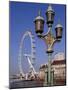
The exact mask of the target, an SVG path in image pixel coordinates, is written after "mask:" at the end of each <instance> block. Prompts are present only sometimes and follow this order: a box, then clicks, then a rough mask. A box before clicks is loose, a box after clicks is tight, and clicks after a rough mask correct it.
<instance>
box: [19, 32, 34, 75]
mask: <svg viewBox="0 0 68 90" xmlns="http://www.w3.org/2000/svg"><path fill="white" fill-rule="evenodd" d="M27 36H29V38H30V41H31V61H32V58H33V57H32V56H33V55H34V53H33V52H34V51H33V50H34V49H35V47H33V42H34V41H35V40H34V36H33V35H32V32H30V31H26V32H25V33H24V34H23V36H22V39H21V42H20V47H19V58H18V60H19V61H18V62H19V70H20V73H22V74H24V71H23V69H22V64H21V62H22V56H21V55H22V48H23V41H24V39H25V37H27ZM33 40H34V41H33Z"/></svg>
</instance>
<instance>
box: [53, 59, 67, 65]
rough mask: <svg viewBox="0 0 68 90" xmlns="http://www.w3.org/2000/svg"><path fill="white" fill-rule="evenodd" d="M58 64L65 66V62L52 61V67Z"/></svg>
mask: <svg viewBox="0 0 68 90" xmlns="http://www.w3.org/2000/svg"><path fill="white" fill-rule="evenodd" d="M60 64H66V60H59V61H58V60H56V61H55V60H54V61H53V62H52V65H60Z"/></svg>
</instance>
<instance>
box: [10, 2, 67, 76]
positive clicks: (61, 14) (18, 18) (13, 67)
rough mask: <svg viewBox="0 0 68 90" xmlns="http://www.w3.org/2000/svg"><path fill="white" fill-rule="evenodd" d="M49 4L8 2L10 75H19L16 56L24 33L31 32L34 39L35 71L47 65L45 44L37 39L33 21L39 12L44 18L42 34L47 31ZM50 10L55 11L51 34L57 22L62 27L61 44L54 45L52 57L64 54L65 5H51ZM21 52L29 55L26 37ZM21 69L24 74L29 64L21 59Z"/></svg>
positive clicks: (28, 39)
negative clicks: (42, 65) (59, 53)
mask: <svg viewBox="0 0 68 90" xmlns="http://www.w3.org/2000/svg"><path fill="white" fill-rule="evenodd" d="M48 5H49V4H45V3H44V4H43V3H26V2H14V1H10V3H9V33H10V41H9V46H10V50H9V53H10V54H9V73H10V75H13V74H16V73H19V65H18V55H19V47H20V42H21V39H22V37H23V35H24V33H25V32H26V31H31V32H32V34H33V35H34V37H35V41H36V43H35V44H36V60H35V66H34V67H35V69H36V71H38V70H39V67H40V65H41V64H44V63H48V56H47V54H46V50H47V48H46V43H45V42H44V41H43V40H42V39H39V38H38V37H37V35H36V33H35V24H34V19H35V17H36V16H37V15H38V11H39V10H41V16H42V17H44V20H45V24H44V33H46V32H47V31H48V27H47V24H46V15H45V12H46V10H47V8H48ZM52 8H53V10H54V11H55V17H54V24H53V27H52V32H53V34H54V35H55V26H56V25H57V23H58V21H59V20H60V23H61V24H62V26H63V34H62V39H61V42H59V43H58V42H57V43H55V45H54V47H53V50H54V53H53V55H52V58H54V55H55V54H56V53H58V52H64V53H65V32H66V28H65V27H66V26H65V25H66V24H65V17H66V16H65V11H66V10H65V8H66V7H65V5H60V4H52ZM22 50H23V51H24V52H26V53H30V51H31V45H30V38H29V36H27V37H26V38H25V40H24V41H23V48H22ZM22 68H23V70H24V72H27V71H28V68H29V64H28V61H27V60H26V59H25V58H23V60H22Z"/></svg>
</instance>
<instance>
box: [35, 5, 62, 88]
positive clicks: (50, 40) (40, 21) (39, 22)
mask: <svg viewBox="0 0 68 90" xmlns="http://www.w3.org/2000/svg"><path fill="white" fill-rule="evenodd" d="M38 14H39V15H38V16H37V17H36V18H35V20H34V23H35V32H36V34H37V36H38V37H39V38H41V39H43V40H44V42H45V43H46V45H47V50H46V53H47V54H48V70H47V77H48V78H47V85H48V86H51V85H53V78H54V76H53V72H52V69H51V68H52V67H51V56H52V53H53V46H54V43H55V42H59V41H60V40H61V38H62V30H63V27H62V25H61V24H60V23H58V24H57V25H56V27H55V31H56V36H54V35H53V34H52V25H53V23H54V16H55V12H54V10H53V9H52V6H51V4H49V6H48V9H47V11H46V13H45V14H46V24H47V26H48V32H47V33H46V34H44V35H43V34H42V33H43V31H44V23H45V21H44V18H43V17H42V16H41V12H40V11H39V13H38ZM45 78H46V77H45ZM44 86H46V83H45V81H44Z"/></svg>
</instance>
